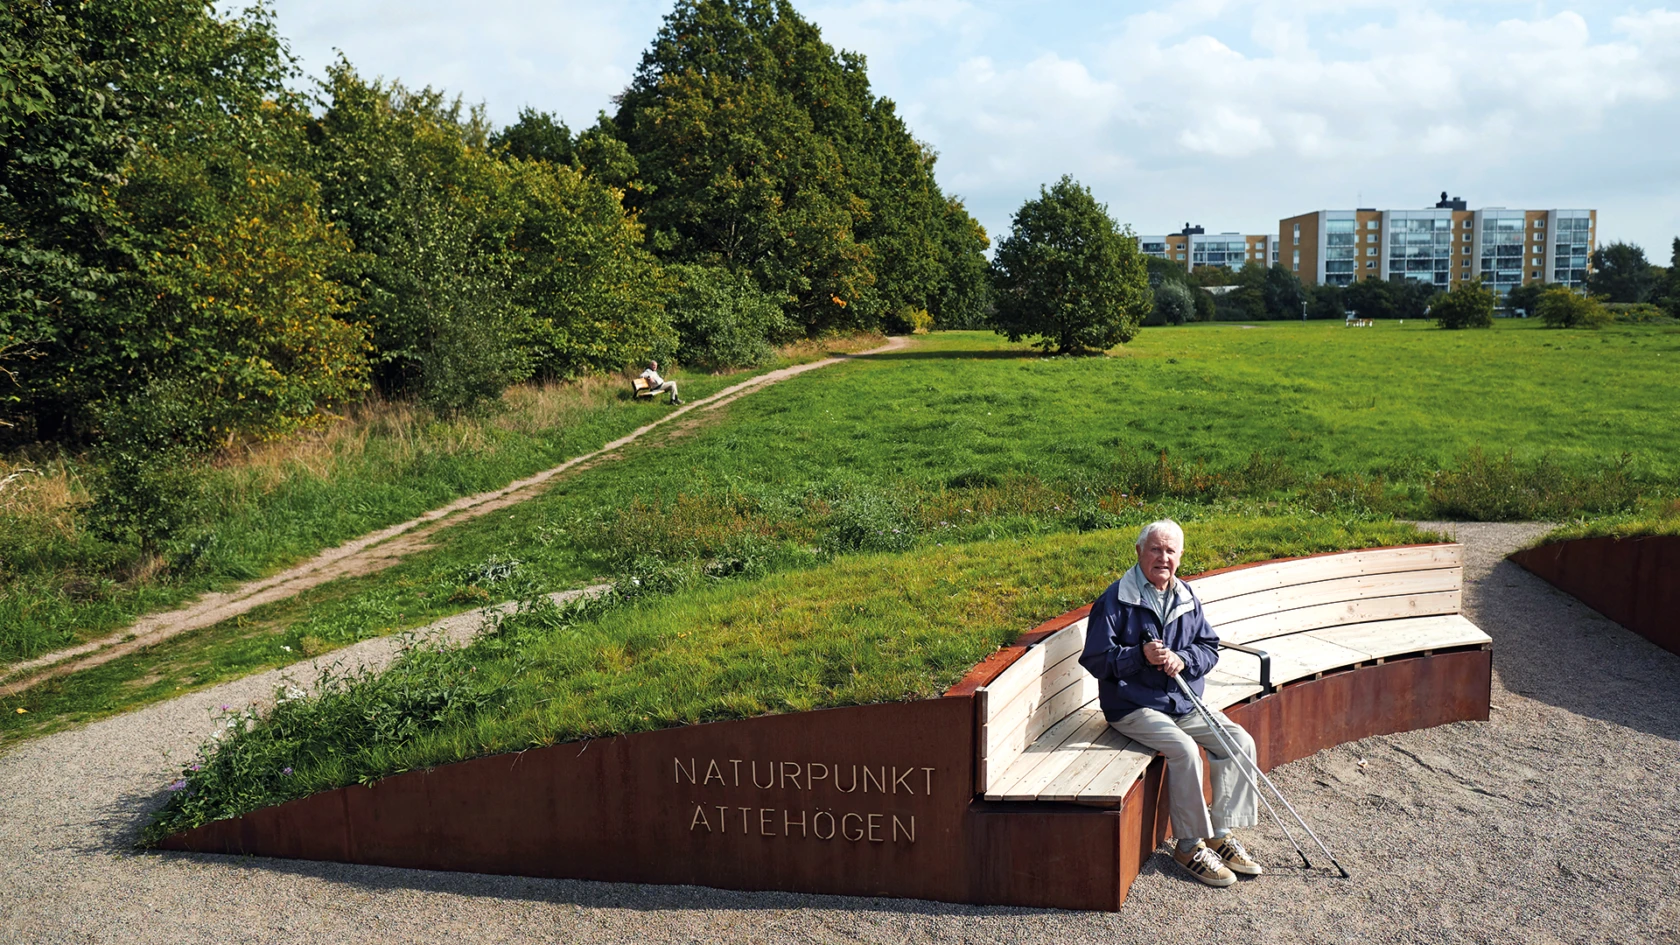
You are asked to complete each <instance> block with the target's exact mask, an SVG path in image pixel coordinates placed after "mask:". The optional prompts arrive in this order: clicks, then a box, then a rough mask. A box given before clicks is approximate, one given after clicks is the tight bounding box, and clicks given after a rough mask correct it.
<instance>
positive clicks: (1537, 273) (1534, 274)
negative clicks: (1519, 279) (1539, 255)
mask: <svg viewBox="0 0 1680 945" xmlns="http://www.w3.org/2000/svg"><path fill="white" fill-rule="evenodd" d="M1528 277H1529V278H1530V279H1538V278H1540V270H1538V269H1536V270H1534V271H1533V272H1531V273H1529V274H1528Z"/></svg>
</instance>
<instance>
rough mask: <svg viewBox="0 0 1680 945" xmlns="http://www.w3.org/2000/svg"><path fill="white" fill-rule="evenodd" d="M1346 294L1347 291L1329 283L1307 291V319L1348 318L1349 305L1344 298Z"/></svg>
mask: <svg viewBox="0 0 1680 945" xmlns="http://www.w3.org/2000/svg"><path fill="white" fill-rule="evenodd" d="M1344 294H1345V290H1343V289H1342V287H1341V286H1339V285H1332V284H1330V283H1328V282H1326V283H1324V284H1322V285H1315V286H1312V287H1311V288H1309V289H1307V317H1308V318H1345V317H1347V303H1346V300H1345V299H1343V298H1342V296H1343V295H1344Z"/></svg>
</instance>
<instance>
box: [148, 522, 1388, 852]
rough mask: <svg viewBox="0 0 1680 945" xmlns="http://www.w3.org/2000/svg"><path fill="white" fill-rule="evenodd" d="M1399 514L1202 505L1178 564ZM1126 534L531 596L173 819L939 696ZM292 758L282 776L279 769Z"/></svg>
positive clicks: (382, 683)
mask: <svg viewBox="0 0 1680 945" xmlns="http://www.w3.org/2000/svg"><path fill="white" fill-rule="evenodd" d="M1420 537H1421V536H1420V535H1419V534H1418V533H1417V532H1416V531H1415V530H1413V529H1412V528H1411V527H1409V526H1405V525H1399V524H1394V523H1369V522H1364V523H1350V524H1347V525H1337V524H1333V523H1328V522H1325V521H1323V520H1308V519H1302V518H1298V517H1288V518H1278V517H1267V516H1216V517H1211V518H1208V519H1205V520H1203V521H1201V522H1199V523H1197V524H1195V525H1193V526H1191V528H1190V529H1189V532H1188V536H1187V546H1188V550H1187V553H1186V558H1185V566H1184V569H1183V571H1184V573H1185V574H1186V575H1188V574H1190V573H1192V572H1196V571H1202V570H1207V569H1209V568H1214V567H1221V566H1224V565H1227V564H1232V563H1239V562H1243V561H1250V560H1257V559H1264V558H1268V557H1272V556H1275V555H1293V554H1305V553H1310V552H1316V551H1327V550H1334V549H1341V548H1349V547H1367V546H1372V545H1381V544H1395V543H1403V542H1411V541H1417V540H1420ZM1129 539H1130V534H1129V532H1122V531H1115V530H1109V531H1100V532H1092V533H1087V534H1083V535H1059V536H1053V537H1047V538H1033V539H1018V540H1004V541H996V542H973V543H968V544H964V545H961V546H956V547H935V548H924V549H921V550H919V551H916V552H907V553H898V554H875V555H855V556H849V557H846V558H842V559H840V560H838V561H836V562H835V563H834V564H831V565H828V566H825V567H819V568H815V569H808V570H803V571H795V572H785V573H782V574H777V575H773V576H771V577H768V578H765V579H762V580H758V581H728V582H721V583H712V584H709V585H707V586H701V587H697V588H693V589H690V590H687V591H685V592H681V593H678V594H675V595H671V596H663V597H655V598H643V599H641V600H639V601H633V602H631V603H629V604H627V605H622V606H619V607H616V608H613V609H609V610H607V611H606V612H605V613H602V614H597V615H595V616H593V617H592V618H585V619H580V620H568V619H566V618H565V617H564V616H563V615H559V614H554V613H546V614H544V613H535V614H531V615H527V616H525V617H523V618H520V619H515V620H513V621H510V622H509V623H508V624H506V625H504V627H503V628H502V629H501V630H500V631H499V632H497V633H495V634H493V635H491V636H488V637H485V638H482V639H481V640H480V641H479V642H477V643H475V644H473V645H472V646H470V647H468V648H466V649H464V650H460V651H454V652H446V653H435V652H421V653H420V654H417V655H416V656H414V657H412V662H411V663H410V664H409V665H399V666H398V667H396V668H395V669H394V670H393V672H392V673H391V674H389V675H388V676H387V677H385V678H384V679H382V680H379V681H374V682H366V683H363V684H360V685H352V686H349V687H346V688H341V689H338V690H336V691H335V692H333V693H331V694H329V695H328V696H326V697H325V698H318V699H309V700H301V701H299V702H295V703H288V704H286V705H284V706H283V707H282V708H281V709H280V710H279V712H278V714H277V716H276V720H275V721H274V722H272V723H270V724H267V725H264V726H262V727H260V728H259V729H258V730H257V731H256V732H254V733H251V734H248V735H244V736H239V737H237V738H236V739H235V740H234V742H233V744H232V747H230V748H227V749H225V750H224V751H223V752H221V753H219V754H218V756H217V757H215V758H214V760H212V761H210V762H209V763H208V764H206V766H205V770H204V771H203V772H191V771H187V772H184V776H185V777H186V778H187V779H188V781H189V782H191V784H192V785H193V793H191V794H184V795H182V796H179V797H177V799H176V801H175V803H174V804H173V805H172V806H171V807H170V808H169V809H168V810H167V811H166V812H165V814H164V815H163V816H164V820H163V826H162V827H161V828H160V832H162V833H167V832H170V831H173V830H176V829H183V828H185V827H188V826H193V825H195V824H197V823H202V822H204V821H206V820H210V819H216V818H219V817H225V816H231V815H233V814H236V813H240V812H243V811H245V810H251V809H254V808H256V807H260V806H266V805H267V804H272V803H277V802H280V801H283V800H286V799H288V798H291V797H299V796H303V795H305V794H309V793H313V792H315V791H318V790H323V789H326V788H329V787H335V786H339V785H343V784H353V783H357V782H366V781H369V780H372V779H376V778H378V777H381V776H384V775H388V774H392V773H395V772H398V771H403V770H410V769H414V768H420V767H427V766H432V765H437V764H444V763H448V762H451V761H457V760H461V759H465V758H472V757H477V756H480V755H484V754H491V753H495V752H499V751H510V750H518V749H523V748H527V747H531V746H537V745H546V744H552V743H555V742H557V741H567V740H572V739H577V738H583V737H598V736H603V735H611V734H617V733H624V732H635V731H645V730H650V729H658V728H665V727H669V726H673V725H681V724H686V723H692V722H702V721H713V720H718V719H729V718H744V717H750V716H754V715H760V714H764V713H778V712H789V711H803V710H807V709H815V708H823V707H829V706H841V705H855V704H862V703H873V702H884V701H896V700H905V699H921V698H931V697H934V696H937V695H938V694H939V693H940V692H941V691H943V690H944V689H946V688H948V687H949V686H950V685H952V684H953V683H955V682H956V681H957V679H959V678H960V677H961V676H962V674H963V673H964V672H965V671H966V670H967V669H968V668H969V667H970V666H971V665H973V664H974V663H975V662H976V661H978V660H979V659H980V658H982V657H984V656H985V655H986V654H987V653H989V652H991V651H992V650H993V649H995V648H996V647H998V646H999V645H1002V644H1004V643H1007V642H1009V641H1010V640H1012V639H1014V638H1015V637H1016V636H1018V635H1019V634H1021V633H1022V632H1024V631H1025V630H1027V629H1028V628H1030V627H1031V626H1033V625H1035V624H1037V623H1038V622H1040V621H1042V620H1044V619H1046V618H1049V617H1052V616H1054V615H1056V614H1058V613H1061V612H1063V611H1065V610H1067V609H1069V608H1071V607H1073V606H1077V605H1078V604H1079V603H1082V602H1086V601H1089V600H1090V599H1092V598H1094V597H1095V596H1096V595H1097V594H1098V593H1099V592H1100V591H1101V590H1102V588H1103V587H1104V586H1106V585H1107V584H1108V582H1110V581H1112V580H1113V579H1114V578H1116V577H1118V576H1119V573H1120V571H1121V570H1123V569H1124V568H1125V567H1128V566H1129V565H1130V563H1131V550H1130V548H1129V543H1130V542H1129ZM287 769H290V771H291V773H290V774H284V775H283V774H282V772H283V771H286V770H287Z"/></svg>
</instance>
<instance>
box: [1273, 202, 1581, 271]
mask: <svg viewBox="0 0 1680 945" xmlns="http://www.w3.org/2000/svg"><path fill="white" fill-rule="evenodd" d="M1597 222H1598V211H1596V210H1507V209H1505V208H1503V207H1487V208H1484V209H1481V210H1471V209H1469V207H1468V205H1467V204H1466V203H1465V202H1464V199H1463V198H1461V197H1454V198H1452V199H1448V198H1447V195H1446V194H1445V193H1442V194H1441V200H1440V201H1439V202H1438V203H1436V204H1435V206H1434V207H1430V208H1427V209H1423V210H1376V209H1373V208H1360V209H1357V210H1318V211H1315V212H1312V213H1303V214H1299V215H1297V216H1293V217H1288V218H1285V219H1283V220H1280V221H1278V236H1277V245H1278V247H1279V250H1280V253H1279V255H1280V256H1281V257H1282V262H1283V264H1284V265H1285V266H1287V267H1289V269H1290V270H1291V271H1293V272H1294V273H1295V275H1296V276H1298V277H1299V278H1300V279H1301V281H1302V282H1303V283H1306V284H1308V285H1313V284H1320V283H1330V284H1332V285H1348V284H1350V283H1352V282H1353V281H1354V280H1355V279H1412V280H1416V281H1419V282H1428V283H1431V284H1433V285H1436V286H1439V287H1440V288H1442V289H1447V288H1451V287H1452V286H1453V285H1454V284H1455V283H1457V282H1460V281H1462V280H1464V279H1477V278H1479V279H1482V280H1483V281H1484V282H1485V283H1486V284H1487V285H1488V286H1489V287H1490V288H1492V289H1493V290H1494V291H1496V292H1498V293H1499V294H1500V295H1504V294H1505V293H1506V292H1509V291H1510V290H1511V289H1513V288H1515V287H1516V286H1519V285H1526V284H1528V283H1531V282H1543V283H1547V284H1557V285H1567V286H1581V285H1583V284H1585V283H1586V281H1587V271H1588V268H1589V267H1588V257H1590V256H1591V255H1592V248H1593V245H1594V237H1595V235H1596V225H1597Z"/></svg>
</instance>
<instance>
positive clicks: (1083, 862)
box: [968, 801, 1136, 911]
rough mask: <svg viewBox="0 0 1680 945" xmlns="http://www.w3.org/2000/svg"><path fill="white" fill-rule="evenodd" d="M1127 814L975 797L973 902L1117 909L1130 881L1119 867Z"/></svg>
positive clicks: (971, 833)
mask: <svg viewBox="0 0 1680 945" xmlns="http://www.w3.org/2000/svg"><path fill="white" fill-rule="evenodd" d="M1124 814H1125V811H1123V810H1121V811H1116V810H1105V809H1101V808H1095V807H1080V806H1078V805H1076V804H1057V803H1048V802H1046V803H1022V804H1003V803H990V802H986V801H976V802H975V803H974V805H973V807H972V808H971V809H970V811H969V818H968V829H969V848H970V851H971V852H970V860H969V869H970V874H971V876H972V883H971V888H972V890H973V893H974V897H973V899H972V901H973V902H977V903H989V904H996V905H1016V906H1035V907H1042V908H1054V909H1092V910H1108V911H1113V910H1116V909H1119V908H1120V902H1121V900H1123V899H1124V898H1125V887H1126V886H1127V885H1130V882H1131V876H1123V875H1122V874H1121V870H1120V867H1121V860H1122V857H1121V853H1122V847H1123V836H1124V830H1123V826H1122V821H1123V817H1124ZM1135 875H1136V872H1135V871H1134V872H1133V874H1132V876H1135Z"/></svg>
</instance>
